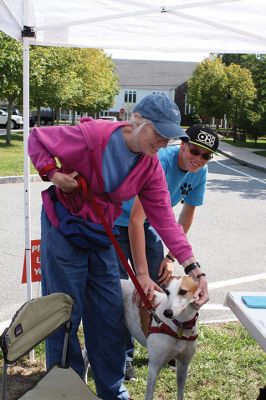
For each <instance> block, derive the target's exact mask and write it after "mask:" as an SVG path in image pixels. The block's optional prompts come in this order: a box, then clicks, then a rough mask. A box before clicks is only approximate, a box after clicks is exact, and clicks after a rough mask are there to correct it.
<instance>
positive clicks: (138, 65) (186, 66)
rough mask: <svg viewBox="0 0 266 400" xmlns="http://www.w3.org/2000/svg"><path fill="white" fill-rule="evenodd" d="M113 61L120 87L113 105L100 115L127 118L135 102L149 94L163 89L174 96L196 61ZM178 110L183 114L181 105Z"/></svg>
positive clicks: (188, 76) (195, 64) (189, 75)
mask: <svg viewBox="0 0 266 400" xmlns="http://www.w3.org/2000/svg"><path fill="white" fill-rule="evenodd" d="M113 61H114V63H115V65H116V73H117V75H118V77H119V85H120V88H121V89H120V92H119V94H118V95H117V96H116V97H115V103H114V106H113V107H111V108H110V109H109V110H106V111H103V112H102V113H100V115H101V116H108V115H114V116H117V117H118V118H120V119H126V118H128V116H130V114H131V112H132V110H133V108H134V106H135V104H136V103H138V102H139V101H140V100H141V99H142V98H143V97H145V96H147V95H148V94H152V93H164V94H166V95H168V96H169V97H170V98H172V99H173V100H174V99H175V92H176V88H177V87H179V86H180V85H184V83H185V82H186V81H187V80H188V79H189V78H190V77H191V75H192V73H193V71H194V70H195V68H196V66H197V64H198V63H196V62H174V61H147V60H113ZM184 101H185V96H184ZM179 108H180V106H179ZM182 108H183V107H182ZM184 110H185V104H184ZM121 111H122V113H121ZM180 111H181V114H182V110H181V109H180ZM184 112H185V111H184Z"/></svg>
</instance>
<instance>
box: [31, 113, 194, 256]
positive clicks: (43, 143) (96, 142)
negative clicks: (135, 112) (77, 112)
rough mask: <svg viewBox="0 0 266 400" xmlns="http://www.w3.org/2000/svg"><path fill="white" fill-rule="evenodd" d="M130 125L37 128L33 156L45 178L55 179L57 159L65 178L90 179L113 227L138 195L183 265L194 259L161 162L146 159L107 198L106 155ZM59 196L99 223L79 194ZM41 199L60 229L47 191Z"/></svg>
mask: <svg viewBox="0 0 266 400" xmlns="http://www.w3.org/2000/svg"><path fill="white" fill-rule="evenodd" d="M125 125H128V123H127V122H111V121H103V120H94V119H92V118H84V119H83V120H82V123H81V124H80V125H77V126H51V127H46V128H34V129H33V130H32V132H31V134H30V137H29V155H30V158H31V160H32V162H33V164H34V166H35V168H36V169H37V170H38V171H39V172H40V175H41V176H42V175H48V176H49V177H51V176H52V175H53V173H54V172H55V171H56V168H58V167H57V166H56V159H58V160H59V162H60V164H61V171H62V172H64V173H71V172H73V171H77V172H78V173H79V174H81V175H82V176H83V177H84V178H86V180H87V181H88V182H89V184H90V187H91V189H92V191H93V193H94V196H95V197H96V199H97V202H98V204H99V205H100V206H101V208H102V210H103V211H104V214H105V217H106V219H107V221H108V222H109V223H110V225H113V223H114V220H115V219H116V218H117V217H118V216H119V215H120V214H121V204H122V202H123V201H125V200H129V199H130V198H132V197H133V196H135V195H136V194H138V195H139V198H140V201H141V203H142V205H143V208H144V211H145V213H146V215H147V218H148V220H149V222H150V223H151V225H152V226H153V227H154V228H155V229H156V231H157V232H158V233H159V235H160V237H161V238H162V240H163V241H164V243H165V244H166V246H167V247H168V248H169V249H170V250H171V252H172V253H173V255H174V256H175V257H176V258H177V260H178V262H179V263H180V264H181V263H183V262H184V261H185V260H187V259H188V258H190V257H191V256H193V253H192V249H191V246H190V244H189V243H188V241H187V238H186V235H185V233H184V231H183V228H182V226H181V225H179V224H177V223H176V221H175V216H174V213H173V210H172V207H171V202H170V195H169V192H168V189H167V184H166V179H165V175H164V172H163V169H162V167H161V164H160V162H159V160H158V157H157V156H155V157H149V156H146V155H144V154H143V155H142V156H141V158H140V160H139V162H138V163H137V164H136V166H135V167H134V168H133V170H132V171H131V172H130V173H129V175H128V176H127V177H126V178H125V180H124V181H123V182H122V183H121V185H120V186H119V187H118V188H117V189H116V190H114V191H113V192H110V193H105V192H104V182H103V175H102V156H103V151H104V149H105V146H106V144H107V143H108V140H109V138H110V136H111V135H112V133H113V132H114V131H115V130H116V129H118V128H119V127H122V126H125ZM45 171H47V173H45ZM57 196H58V198H59V200H60V201H61V202H62V203H63V204H64V205H65V207H67V208H68V209H69V211H70V212H71V213H72V214H74V215H79V216H81V217H83V218H88V219H90V220H91V221H93V222H98V223H99V221H98V220H97V217H96V216H95V215H94V213H93V211H92V209H91V207H90V204H89V203H87V202H86V203H82V204H81V200H80V197H79V196H78V195H77V194H76V193H75V192H74V193H72V194H71V195H67V194H65V193H63V192H62V191H61V190H60V189H59V188H57ZM42 198H43V205H44V208H45V211H46V213H47V216H48V218H49V220H50V221H51V223H52V224H53V225H54V226H58V220H57V217H56V215H55V211H54V207H53V203H52V201H51V199H50V196H49V194H48V192H47V190H45V191H43V192H42Z"/></svg>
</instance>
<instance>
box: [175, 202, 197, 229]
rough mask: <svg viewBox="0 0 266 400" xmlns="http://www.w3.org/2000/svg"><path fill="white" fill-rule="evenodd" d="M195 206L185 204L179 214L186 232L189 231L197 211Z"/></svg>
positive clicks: (179, 220) (180, 222)
mask: <svg viewBox="0 0 266 400" xmlns="http://www.w3.org/2000/svg"><path fill="white" fill-rule="evenodd" d="M195 209H196V207H195V206H191V205H190V204H186V203H185V204H184V205H183V207H182V211H181V213H180V215H179V219H178V223H179V224H180V225H182V226H183V229H184V232H185V234H187V233H188V231H189V228H190V227H191V225H192V222H193V219H194V213H195Z"/></svg>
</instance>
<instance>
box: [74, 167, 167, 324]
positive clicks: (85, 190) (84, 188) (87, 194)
mask: <svg viewBox="0 0 266 400" xmlns="http://www.w3.org/2000/svg"><path fill="white" fill-rule="evenodd" d="M75 179H76V180H77V182H78V185H79V186H78V189H79V190H80V191H81V194H82V196H83V199H84V200H87V199H89V200H90V203H91V206H92V208H93V210H94V212H95V213H96V215H97V216H98V217H99V218H100V220H101V223H102V224H103V226H104V228H105V230H106V233H107V235H108V237H109V239H110V240H111V242H112V244H113V246H114V248H115V250H116V252H117V254H118V256H119V258H120V260H121V262H122V264H123V266H124V268H125V270H126V271H127V273H128V275H129V276H130V278H131V280H132V282H133V284H134V286H135V288H136V289H137V291H138V293H139V295H140V297H141V300H142V301H143V303H144V304H145V307H146V308H147V310H148V311H149V313H150V314H151V315H152V316H153V317H154V319H155V320H156V322H161V320H160V318H159V317H158V316H157V315H156V313H155V311H154V307H153V306H152V304H151V302H150V301H149V300H148V298H147V296H146V294H145V293H144V291H143V289H142V287H141V286H140V284H139V281H138V280H137V278H136V275H135V273H134V272H133V270H132V268H131V267H130V265H129V263H128V261H127V259H126V257H125V255H124V253H123V251H122V249H121V247H120V245H119V243H118V241H117V240H116V238H115V237H114V235H113V232H112V230H111V228H110V226H109V225H108V223H107V221H106V219H105V217H104V215H103V212H102V210H101V208H100V207H99V206H98V204H97V202H96V200H95V198H94V196H93V193H92V191H91V189H90V187H89V185H88V183H87V181H86V180H85V179H84V178H83V177H82V176H81V175H79V176H77V177H76V178H75Z"/></svg>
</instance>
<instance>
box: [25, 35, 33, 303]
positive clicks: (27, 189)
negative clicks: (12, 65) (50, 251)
mask: <svg viewBox="0 0 266 400" xmlns="http://www.w3.org/2000/svg"><path fill="white" fill-rule="evenodd" d="M23 137H24V219H25V255H26V271H27V300H31V299H32V283H31V231H30V226H31V219H30V179H29V178H30V162H29V157H28V137H29V38H28V37H25V36H24V37H23Z"/></svg>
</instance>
